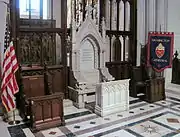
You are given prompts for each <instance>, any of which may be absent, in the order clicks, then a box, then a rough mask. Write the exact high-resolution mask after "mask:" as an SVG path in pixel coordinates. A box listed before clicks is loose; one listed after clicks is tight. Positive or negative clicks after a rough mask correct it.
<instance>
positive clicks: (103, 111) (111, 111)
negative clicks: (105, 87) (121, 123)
mask: <svg viewBox="0 0 180 137" xmlns="http://www.w3.org/2000/svg"><path fill="white" fill-rule="evenodd" d="M128 109H129V105H128V104H126V103H121V104H115V105H112V106H108V107H106V108H104V109H102V108H101V107H99V106H95V113H96V114H97V115H99V116H102V117H104V116H107V115H110V114H114V113H118V112H121V111H125V110H128Z"/></svg>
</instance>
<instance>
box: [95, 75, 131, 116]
mask: <svg viewBox="0 0 180 137" xmlns="http://www.w3.org/2000/svg"><path fill="white" fill-rule="evenodd" d="M128 109H129V79H126V80H118V81H110V82H105V83H100V84H97V86H96V106H95V113H96V114H98V115H100V116H102V117H104V116H107V115H109V114H113V113H117V112H120V111H125V110H128Z"/></svg>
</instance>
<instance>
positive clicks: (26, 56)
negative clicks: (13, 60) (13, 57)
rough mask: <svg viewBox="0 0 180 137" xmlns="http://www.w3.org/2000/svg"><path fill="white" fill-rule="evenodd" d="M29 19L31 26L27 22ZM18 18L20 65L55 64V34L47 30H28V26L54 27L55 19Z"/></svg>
mask: <svg viewBox="0 0 180 137" xmlns="http://www.w3.org/2000/svg"><path fill="white" fill-rule="evenodd" d="M30 21H31V26H30V25H29V22H30ZM39 23H40V21H39V20H37V19H31V20H29V19H20V32H19V43H18V45H19V46H20V53H21V54H20V62H21V64H22V65H30V66H33V65H41V66H42V65H43V64H44V62H46V63H47V65H55V64H56V37H57V36H56V34H55V33H53V32H52V33H49V32H41V33H40V32H35V31H34V32H28V28H40V27H41V28H50V27H51V24H52V27H55V20H52V21H51V20H42V22H41V23H42V24H41V25H40V24H39ZM26 29H27V30H26Z"/></svg>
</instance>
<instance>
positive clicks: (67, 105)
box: [63, 99, 73, 107]
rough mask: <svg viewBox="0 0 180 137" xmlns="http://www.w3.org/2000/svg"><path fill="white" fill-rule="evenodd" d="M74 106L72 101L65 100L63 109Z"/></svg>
mask: <svg viewBox="0 0 180 137" xmlns="http://www.w3.org/2000/svg"><path fill="white" fill-rule="evenodd" d="M71 106H73V102H72V101H71V100H70V99H64V100H63V107H71Z"/></svg>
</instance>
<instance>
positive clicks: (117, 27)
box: [116, 0, 120, 31]
mask: <svg viewBox="0 0 180 137" xmlns="http://www.w3.org/2000/svg"><path fill="white" fill-rule="evenodd" d="M116 2H117V23H116V25H117V26H116V29H117V31H119V2H120V0H116Z"/></svg>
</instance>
